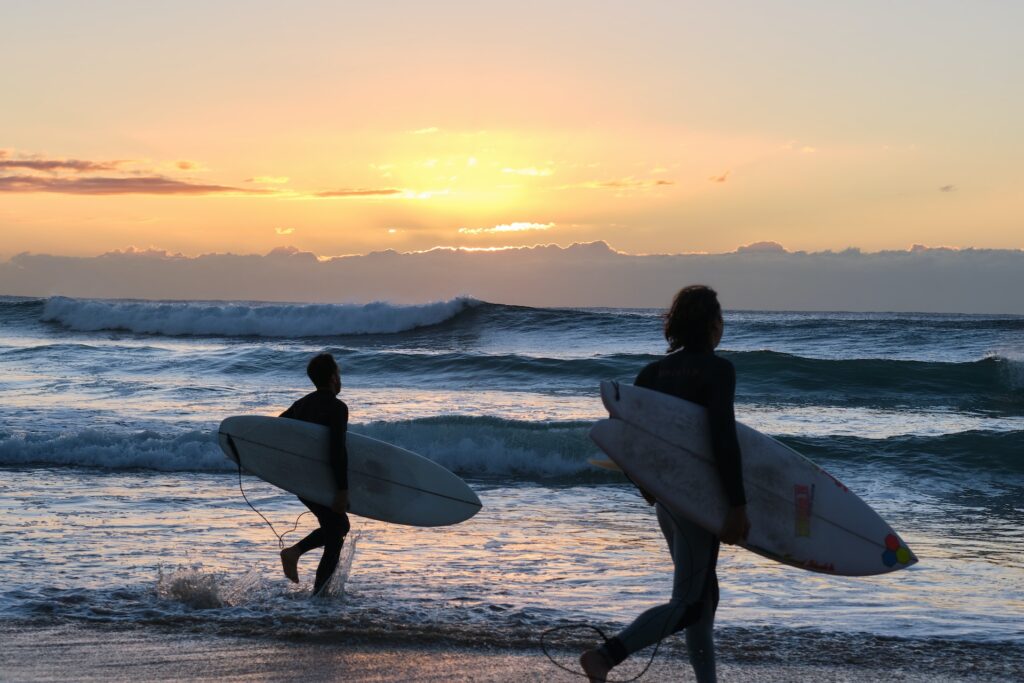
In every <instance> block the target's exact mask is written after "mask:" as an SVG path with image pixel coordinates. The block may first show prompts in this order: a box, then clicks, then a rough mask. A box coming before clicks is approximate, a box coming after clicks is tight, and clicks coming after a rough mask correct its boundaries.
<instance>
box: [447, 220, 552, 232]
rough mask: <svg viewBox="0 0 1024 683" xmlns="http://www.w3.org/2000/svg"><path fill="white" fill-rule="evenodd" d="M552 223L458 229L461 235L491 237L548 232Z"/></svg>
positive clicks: (508, 224)
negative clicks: (511, 233)
mask: <svg viewBox="0 0 1024 683" xmlns="http://www.w3.org/2000/svg"><path fill="white" fill-rule="evenodd" d="M553 227H555V224H554V223H507V224H505V225H495V226H494V227H493V228H459V232H460V233H461V234H463V235H493V234H497V233H505V232H527V231H529V230H550V229H551V228H553Z"/></svg>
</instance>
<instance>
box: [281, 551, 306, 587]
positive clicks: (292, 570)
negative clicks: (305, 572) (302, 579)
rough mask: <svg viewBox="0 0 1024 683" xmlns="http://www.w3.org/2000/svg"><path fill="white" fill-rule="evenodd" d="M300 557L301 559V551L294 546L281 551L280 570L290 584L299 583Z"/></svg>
mask: <svg viewBox="0 0 1024 683" xmlns="http://www.w3.org/2000/svg"><path fill="white" fill-rule="evenodd" d="M300 557H302V551H301V550H299V549H298V547H297V546H294V545H293V546H292V547H290V548H285V549H284V550H282V551H281V569H283V570H284V575H285V576H287V577H288V580H289V581H291V582H292V583H298V582H299V558H300Z"/></svg>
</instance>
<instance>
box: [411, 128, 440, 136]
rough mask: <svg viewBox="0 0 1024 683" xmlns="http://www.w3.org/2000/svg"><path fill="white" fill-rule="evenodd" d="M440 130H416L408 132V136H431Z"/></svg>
mask: <svg viewBox="0 0 1024 683" xmlns="http://www.w3.org/2000/svg"><path fill="white" fill-rule="evenodd" d="M440 130H441V129H440V128H436V127H434V126H431V127H430V128H418V129H416V130H410V131H409V134H410V135H431V134H433V133H438V132H440Z"/></svg>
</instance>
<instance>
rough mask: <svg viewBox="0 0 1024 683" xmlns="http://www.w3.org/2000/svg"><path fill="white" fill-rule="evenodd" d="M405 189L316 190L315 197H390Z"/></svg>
mask: <svg viewBox="0 0 1024 683" xmlns="http://www.w3.org/2000/svg"><path fill="white" fill-rule="evenodd" d="M402 192H403V190H396V189H394V188H391V187H388V188H345V189H341V190H326V191H324V192H314V193H313V196H314V197H325V198H333V197H388V196H393V195H396V194H402Z"/></svg>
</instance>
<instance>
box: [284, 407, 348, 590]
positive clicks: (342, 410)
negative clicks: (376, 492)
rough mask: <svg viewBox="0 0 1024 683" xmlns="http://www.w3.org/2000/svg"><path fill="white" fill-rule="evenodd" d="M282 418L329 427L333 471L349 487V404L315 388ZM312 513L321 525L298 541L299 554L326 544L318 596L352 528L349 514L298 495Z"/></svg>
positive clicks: (318, 571) (319, 568)
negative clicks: (346, 438)
mask: <svg viewBox="0 0 1024 683" xmlns="http://www.w3.org/2000/svg"><path fill="white" fill-rule="evenodd" d="M281 417H289V418H291V419H293V420H302V421H303V422H314V423H316V424H320V425H324V426H325V427H329V428H330V430H331V436H330V446H329V448H330V450H329V453H330V460H331V470H332V472H333V474H334V483H335V484H336V485H337V487H338V489H339V490H341V491H347V490H348V451H347V450H346V448H345V432H346V431H347V430H348V406H347V405H345V402H344V401H342V400H340V399H338V398H337V397H336V396H335V395H334V394H333V393H331V392H330V391H323V390H320V389H318V390H316V391H314V392H313V393H311V394H307V395H306V396H303V397H302V398H300V399H299V400H298V401H296V402H295V403H293V404H292V406H291V407H290V408H289V409H288V410H286V411H284V412H283V413H281ZM299 500H301V501H302V503H303V505H305V506H306V507H308V508H309V510H310V512H312V513H313V514H314V515H316V519H317V521H318V522H320V528H319V529H316V530H315V531H313V532H312V533H311V534H309V535H308V536H306V537H305V538H304V539H302V540H301V541H299V542H298V544H296V547H298V549H299V553H300V554H305V553H307V552H309V551H310V550H313V549H314V548H320V547H323V549H324V555H323V557H322V558H320V564H319V565H318V566H317V568H316V581H315V583H314V584H313V594H314V595H316V594H317V593H319V592H320V589H322V588H323V587H324V584H326V583H327V580H328V579H330V578H331V574H333V573H334V570H335V568H336V567H337V566H338V558H339V557H340V555H341V547H342V545H344V543H345V534H347V533H348V531H349V528H350V526H349V522H348V515H346V514H345V513H343V512H335V511H334V510H332V509H331V508H329V507H327V506H326V505H320V504H319V503H314V502H313V501H311V500H306V499H305V498H299Z"/></svg>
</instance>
